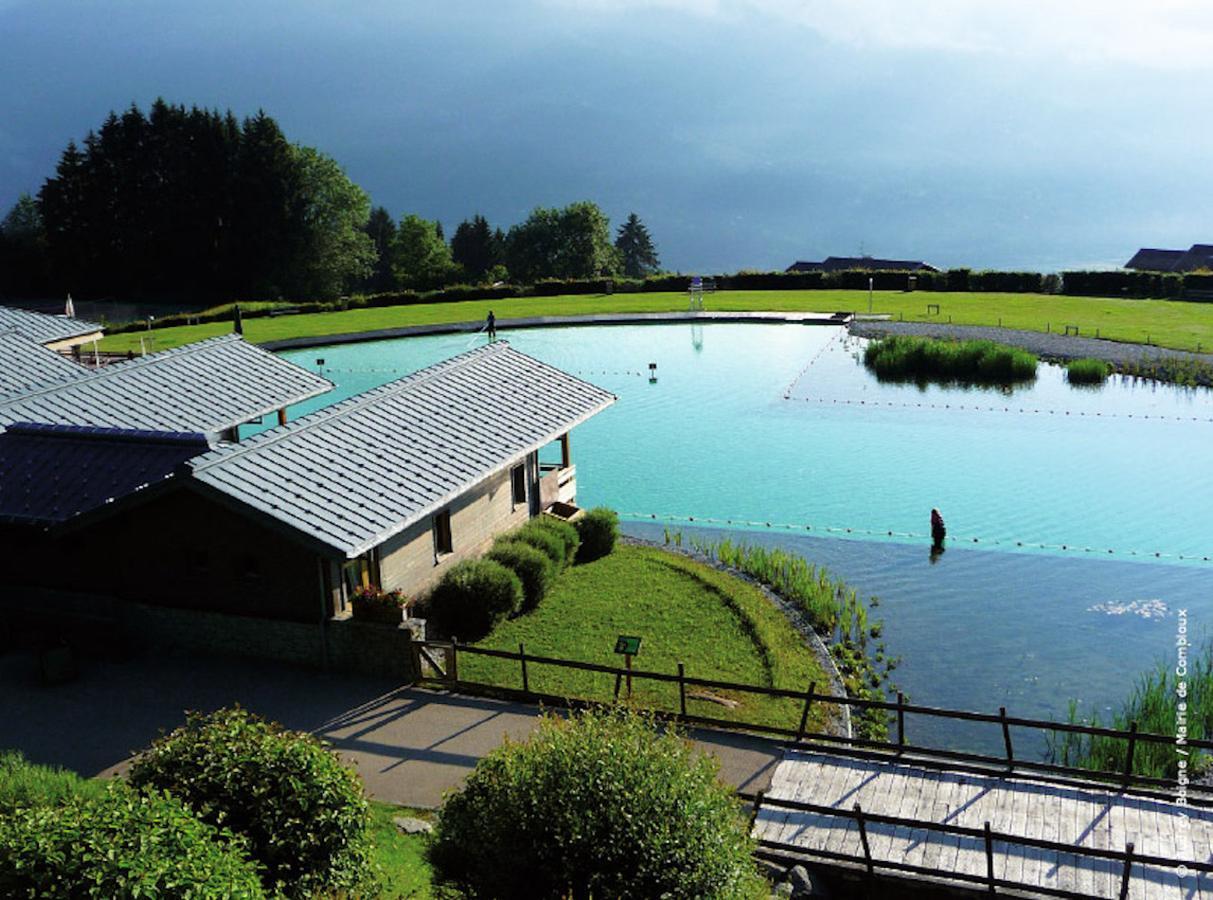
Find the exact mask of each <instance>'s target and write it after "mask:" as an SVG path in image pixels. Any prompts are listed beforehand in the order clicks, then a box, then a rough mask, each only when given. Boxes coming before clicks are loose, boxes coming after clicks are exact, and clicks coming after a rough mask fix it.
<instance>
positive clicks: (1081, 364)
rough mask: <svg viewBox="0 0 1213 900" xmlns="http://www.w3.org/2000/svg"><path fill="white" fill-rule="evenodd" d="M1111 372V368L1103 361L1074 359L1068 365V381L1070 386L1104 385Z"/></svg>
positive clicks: (1085, 358)
mask: <svg viewBox="0 0 1213 900" xmlns="http://www.w3.org/2000/svg"><path fill="white" fill-rule="evenodd" d="M1109 371H1111V366H1109V365H1108V364H1107V363H1106V362H1104V361H1103V360H1102V359H1092V358H1090V357H1084V358H1082V359H1072V360H1070V361H1069V362H1068V363H1066V380H1067V381H1069V382H1070V384H1103V383H1104V382H1105V381H1107V380H1108V373H1109Z"/></svg>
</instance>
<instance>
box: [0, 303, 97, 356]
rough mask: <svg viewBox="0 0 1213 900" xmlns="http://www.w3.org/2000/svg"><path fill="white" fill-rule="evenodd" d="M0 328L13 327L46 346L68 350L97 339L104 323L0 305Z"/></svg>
mask: <svg viewBox="0 0 1213 900" xmlns="http://www.w3.org/2000/svg"><path fill="white" fill-rule="evenodd" d="M0 331H15V332H17V333H18V334H20V335H23V336H24V337H27V338H29V339H30V340H32V341H36V342H37V343H39V344H41V345H42V346H44V347H46V348H47V349H48V350H70V349H71V348H73V347H78V346H80V345H81V344H91V343H92V342H93V341H98V340H100V339H101V336H102V333H103V332H104V331H105V326H104V325H99V324H98V323H96V322H86V321H85V320H83V319H77V318H74V317H69V316H51V315H47V314H46V313H40V312H31V311H30V310H26V309H15V308H13V307H11V306H0Z"/></svg>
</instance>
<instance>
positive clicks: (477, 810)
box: [429, 711, 769, 900]
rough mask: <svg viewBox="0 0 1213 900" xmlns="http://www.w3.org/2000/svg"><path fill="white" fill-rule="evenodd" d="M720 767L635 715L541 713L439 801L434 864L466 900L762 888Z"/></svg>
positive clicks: (715, 894)
mask: <svg viewBox="0 0 1213 900" xmlns="http://www.w3.org/2000/svg"><path fill="white" fill-rule="evenodd" d="M718 769H719V764H718V763H717V762H716V761H715V760H714V759H712V758H711V757H709V756H707V755H705V754H703V753H701V752H699V751H697V750H696V749H695V748H694V747H693V746H692V745H691V744H690V743H689V742H688V741H686V740H685V739H683V738H682V737H680V736H678V735H676V734H671V733H670V732H669V731H668V730H658V729H657V728H656V726H655V723H654V722H653V720H652V719H651V718H650V717H647V716H644V715H641V714H637V713H628V712H623V711H600V712H585V713H580V714H577V713H575V714H573V716H572V717H571V718H570V719H568V720H565V719H563V718H560V717H558V716H550V715H549V716H545V717H544V718H543V719H542V720H541V722H540V725H539V729H538V730H537V731H536V732H535V733H534V734H533V735H532V736H531V737H530V738H528V739H527V740H526V741H525V742H523V743H515V742H513V741H510V740H509V739H508V738H507V740H506V742H505V744H504V745H503V746H501V747H499V748H497V749H496V750H493V751H492V752H491V753H490V754H489V755H488V756H486V757H485V758H484V759H482V760H481V761H480V762H479V763H478V764H477V765H476V768H475V770H474V771H473V772H472V773H471V775H469V776H468V778H467V780H466V781H465V783H464V786H463V787H462V788H461V789H460V790H459V791H458V792H457V793H455V794H452V795H449V796H448V797H447V799H446V802H445V803H444V804H443V807H442V811H441V813H440V814H439V817H438V823H437V827H436V829H435V833H434V841H433V843H432V845H431V847H430V850H429V857H430V862H431V863H432V865H433V866H434V869H435V873H436V874H437V876H438V877H439V879H440V880H441V881H443V882H446V883H448V884H451V885H453V886H455V887H457V888H459V889H462V890H463V891H465V892H466V893H467V894H468V895H469V896H474V897H497V898H506V900H513V898H519V900H521V898H528V900H529V898H539V900H549V898H550V900H558V898H565V897H619V898H649V897H700V898H718V900H724V898H738V900H740V898H753V897H765V896H767V895H768V893H769V891H768V890H765V889H764V888H765V884H764V883H763V882H762V880H761V879H760V878H759V877H758V875H757V872H756V870H755V865H754V862H753V860H752V858H751V856H750V854H751V851H752V848H753V844H752V841H751V839H750V837H749V834H748V831H749V829H748V825H747V820H746V817H745V816H744V815H743V814H742V811H741V808H740V805H739V803H738V801H737V800H736V798H735V797H734V796H733V792H732V789H731V788H729V787H726V786H725V785H723V784H722V783H721V782H720V781H719V779H718V777H717V773H718Z"/></svg>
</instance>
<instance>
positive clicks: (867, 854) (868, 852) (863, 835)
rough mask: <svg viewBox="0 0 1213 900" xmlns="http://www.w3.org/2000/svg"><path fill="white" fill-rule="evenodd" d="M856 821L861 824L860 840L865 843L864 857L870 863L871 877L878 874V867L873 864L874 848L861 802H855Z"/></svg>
mask: <svg viewBox="0 0 1213 900" xmlns="http://www.w3.org/2000/svg"><path fill="white" fill-rule="evenodd" d="M854 808H855V821H856V822H857V823H858V824H859V842H860V843H861V844H863V858H864V861H865V862H866V863H867V864H868V875H869V877H870V876H872V875H874V874H876V867H875V866H874V865H873V864H872V848H871V847H870V846H869V845H868V828H867V826H866V825H865V824H864V821H863V810H862V809H860V808H859V804H858V803H856V804H855V807H854Z"/></svg>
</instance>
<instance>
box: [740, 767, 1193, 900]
mask: <svg viewBox="0 0 1213 900" xmlns="http://www.w3.org/2000/svg"><path fill="white" fill-rule="evenodd" d="M764 796H765V797H766V798H768V799H771V798H775V799H781V800H790V801H797V802H800V803H808V804H815V805H818V806H826V807H831V808H834V809H838V810H840V811H848V812H849V811H851V810H853V808H854V806H855V804H856V803H859V804H860V806H861V808H862V810H863V813H864V814H865V815H868V814H876V815H885V816H896V817H899V818H907V819H917V820H921V821H930V822H936V823H940V824H943V825H952V826H962V827H968V828H975V829H978V830H979V831H980V830H981V829H982V828H983V827H984V826H985V823H987V822H988V823H989V824H990V828H991V830H992V831H993V832H996V833H997V832H1002V833H1005V834H1012V835H1016V836H1023V837H1029V838H1038V839H1042V840H1048V841H1056V842H1059V843H1064V844H1068V845H1072V846H1084V847H1094V848H1100V849H1105V850H1116V851H1124V849H1125V845H1126V843H1128V842H1130V841H1131V842H1133V844H1134V853H1135V854H1140V855H1146V856H1150V855H1154V856H1160V857H1168V858H1172V859H1186V860H1195V861H1201V862H1213V810H1210V809H1200V808H1194V807H1188V808H1185V807H1182V806H1179V805H1176V804H1174V803H1170V802H1165V801H1161V800H1154V799H1150V798H1146V797H1141V796H1135V795H1132V794H1124V793H1120V792H1117V791H1115V790H1114V789H1102V788H1099V787H1071V786H1064V785H1058V784H1051V783H1048V782H1046V781H1036V780H1026V779H1022V778H1015V779H1008V778H1003V777H999V776H997V775H979V774H972V773H970V772H956V771H941V770H938V769H932V768H927V767H920V766H915V765H913V764H912V763H911V762H891V761H888V760H874V759H863V758H854V757H847V756H841V755H839V756H835V755H832V754H827V753H820V752H810V751H797V750H789V751H788V752H787V755H786V756H785V758H784V760H783V761H782V762H781V763H780V764H779V766H778V768H777V769H776V770H775V773H774V776H773V779H772V783H771V788H770V790H769V791H767V792H766V794H765V795H764ZM1185 813H1186V816H1187V818H1185V817H1184V816H1185ZM865 827H866V831H867V838H868V842H869V846H870V849H871V855H872V858H873V859H874V860H876V861H878V862H879V861H880V860H886V861H892V862H900V863H908V864H911V865H918V866H923V867H925V868H928V869H932V870H936V871H937V872H938V875H937V877H939V878H942V879H947V878H948V875H949V873H955V872H967V873H970V874H973V875H977V876H980V877H982V878H984V877H986V875H987V865H988V864H987V858H986V848H985V841H984V840H983V839H982V838H981V837H964V836H961V835H949V834H944V833H940V832H932V831H927V830H925V829H914V828H911V827H906V826H892V825H881V824H876V823H870V822H869V823H865ZM754 836H755V837H756V838H757V839H759V840H766V841H775V842H779V843H782V844H788V845H795V846H796V847H798V848H805V849H806V850H823V851H827V852H833V853H842V854H848V855H851V856H854V857H858V858H859V859H862V858H863V856H864V851H863V847H862V844H861V840H860V835H859V829H858V826H857V823H856V822H855V821H854V820H850V819H845V818H837V817H834V816H831V815H829V814H826V813H816V812H806V811H798V810H790V809H786V808H784V809H781V808H778V807H777V806H770V805H763V806H761V807H760V808H759V810H758V812H757V815H756V817H755V820H754ZM993 848H994V854H993V870H994V875H995V877H996V878H999V879H1007V880H1010V881H1016V882H1020V883H1022V884H1024V885H1025V886H1029V889H1030V888H1031V887H1036V888H1041V887H1044V888H1055V889H1061V890H1066V891H1073V892H1076V893H1081V894H1086V895H1089V896H1094V897H1119V896H1120V889H1121V879H1122V874H1123V868H1124V867H1123V865H1122V864H1121V863H1118V862H1116V861H1114V860H1099V859H1091V858H1083V857H1080V856H1076V855H1070V854H1066V853H1063V852H1060V851H1051V850H1045V849H1034V848H1027V847H1023V846H1012V845H1008V844H1006V843H1003V842H1000V841H997V840H995V841H994V842H993ZM878 867H879V866H878ZM976 887H977V888H978V889H980V888H981V886H980V885H976ZM1128 896H1129V897H1130V898H1134V900H1137V898H1141V900H1145V898H1151V900H1152V898H1166V900H1180V898H1183V900H1201V898H1209V900H1213V874H1208V873H1203V874H1199V873H1194V872H1189V873H1188V874H1187V875H1186V876H1184V877H1180V875H1179V874H1178V873H1177V871H1176V869H1175V868H1165V867H1161V866H1152V865H1143V864H1141V863H1134V864H1133V867H1132V869H1131V879H1130V884H1129V894H1128Z"/></svg>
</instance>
